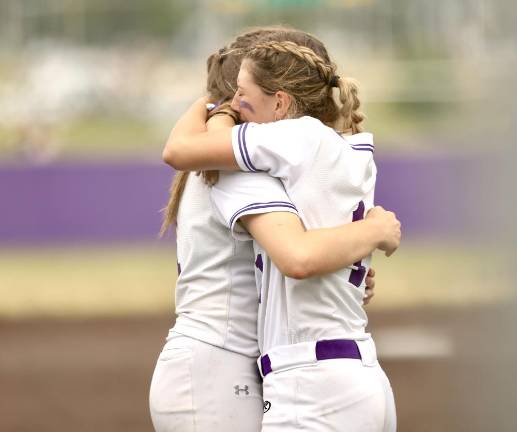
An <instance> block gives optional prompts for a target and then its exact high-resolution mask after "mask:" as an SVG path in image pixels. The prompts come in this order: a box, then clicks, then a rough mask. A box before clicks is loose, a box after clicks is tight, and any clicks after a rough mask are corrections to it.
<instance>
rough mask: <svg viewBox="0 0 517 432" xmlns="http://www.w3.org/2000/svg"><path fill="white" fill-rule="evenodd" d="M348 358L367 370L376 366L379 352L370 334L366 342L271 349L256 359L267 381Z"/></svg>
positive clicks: (323, 342)
mask: <svg viewBox="0 0 517 432" xmlns="http://www.w3.org/2000/svg"><path fill="white" fill-rule="evenodd" d="M339 358H348V359H356V360H361V361H362V363H363V365H364V366H374V365H376V364H377V352H376V349H375V344H374V342H373V339H372V338H371V337H370V335H369V334H366V335H365V338H364V339H328V340H320V341H317V342H302V343H298V344H293V345H284V346H279V347H275V348H272V349H271V350H269V351H268V353H267V354H265V355H263V356H261V357H259V358H258V359H257V364H258V369H259V372H260V374H261V376H262V377H263V378H264V377H265V376H266V375H268V374H270V373H271V372H278V371H281V370H287V369H293V368H296V367H303V366H308V365H311V364H315V363H317V362H318V361H319V360H330V359H339Z"/></svg>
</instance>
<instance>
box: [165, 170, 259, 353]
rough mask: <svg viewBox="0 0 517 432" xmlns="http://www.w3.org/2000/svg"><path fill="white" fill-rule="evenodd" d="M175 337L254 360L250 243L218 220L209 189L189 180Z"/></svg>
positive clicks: (180, 237)
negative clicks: (238, 236) (234, 237)
mask: <svg viewBox="0 0 517 432" xmlns="http://www.w3.org/2000/svg"><path fill="white" fill-rule="evenodd" d="M177 222H178V228H177V256H178V273H179V275H178V281H177V284H176V314H177V319H176V324H175V326H174V331H176V332H178V333H181V334H184V335H186V336H189V337H192V338H194V339H198V340H201V341H203V342H207V343H210V344H212V345H215V346H219V347H221V348H224V349H228V350H230V351H234V352H238V353H240V354H244V355H248V356H250V357H255V356H256V355H258V349H257V330H256V321H257V309H258V296H257V291H256V288H255V274H254V271H253V248H252V243H251V242H250V241H245V242H242V241H236V240H235V239H233V238H232V236H231V235H230V232H229V230H228V228H226V227H225V226H224V225H222V224H221V223H220V222H219V221H218V220H217V219H216V217H215V216H214V211H213V208H212V205H211V203H210V192H209V187H208V186H207V185H206V184H204V183H203V181H202V180H201V178H200V177H198V176H195V175H193V174H190V175H189V178H188V181H187V184H186V186H185V190H184V193H183V196H182V199H181V203H180V207H179V212H178V219H177Z"/></svg>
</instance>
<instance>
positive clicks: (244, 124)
mask: <svg viewBox="0 0 517 432" xmlns="http://www.w3.org/2000/svg"><path fill="white" fill-rule="evenodd" d="M247 126H248V123H243V124H241V125H240V126H239V130H238V131H237V142H238V143H239V152H240V153H241V159H242V161H243V162H244V165H246V168H248V170H249V171H253V169H252V168H251V166H250V165H249V164H248V161H247V159H246V156H245V155H244V151H243V146H242V129H243V128H244V127H247Z"/></svg>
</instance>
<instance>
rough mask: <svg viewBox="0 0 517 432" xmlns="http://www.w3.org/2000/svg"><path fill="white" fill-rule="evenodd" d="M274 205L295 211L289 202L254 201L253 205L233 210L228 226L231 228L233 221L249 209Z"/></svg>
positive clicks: (272, 206) (273, 206)
mask: <svg viewBox="0 0 517 432" xmlns="http://www.w3.org/2000/svg"><path fill="white" fill-rule="evenodd" d="M275 207H284V208H290V209H292V210H294V211H297V210H296V207H295V206H294V205H293V204H291V203H289V202H284V203H282V202H276V203H273V204H272V203H256V204H253V205H249V206H246V207H244V208H242V209H240V210H238V211H237V212H235V214H234V215H233V216H232V217H231V218H230V224H229V227H230V228H231V227H232V225H233V222H234V221H235V220H236V219H238V218H239V217H240V216H241V215H242V214H243V213H245V212H247V211H249V210H259V209H267V208H275Z"/></svg>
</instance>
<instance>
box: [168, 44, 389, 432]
mask: <svg viewBox="0 0 517 432" xmlns="http://www.w3.org/2000/svg"><path fill="white" fill-rule="evenodd" d="M335 69H336V68H335V65H333V64H332V63H330V61H329V60H328V58H324V57H322V56H321V55H317V54H316V53H315V52H314V51H313V50H311V49H309V48H307V47H303V46H300V45H297V44H295V43H292V42H280V43H279V42H275V41H273V42H268V43H261V44H258V45H257V46H256V47H255V48H253V49H252V50H251V52H250V53H249V54H247V55H246V59H245V60H244V62H243V64H242V66H241V72H240V73H239V81H240V82H239V90H238V92H237V94H236V96H235V98H234V102H233V106H234V108H235V109H236V110H238V111H240V113H241V117H242V118H244V119H245V120H250V121H251V120H253V121H258V122H271V121H273V120H279V119H286V118H291V119H290V120H283V121H280V122H276V123H269V124H261V125H258V124H250V123H245V124H242V125H240V126H236V127H234V128H233V130H232V132H231V136H230V134H229V132H228V131H223V130H221V131H219V132H218V133H210V132H202V133H192V132H188V131H187V130H186V129H187V128H183V127H182V128H180V130H179V131H176V135H175V136H174V134H173V135H171V140H170V141H169V148H168V149H167V148H166V151H165V152H164V157H165V159H166V160H168V161H169V163H172V164H173V165H174V164H175V163H178V162H179V164H180V165H183V164H186V166H190V167H199V166H204V167H210V168H214V167H219V168H229V169H235V168H237V167H238V168H240V169H241V170H243V171H252V172H258V171H266V172H268V174H270V175H272V176H274V177H278V178H279V179H281V181H282V183H283V185H284V187H285V189H286V192H287V194H288V195H289V197H290V198H291V199H292V201H293V203H294V204H295V205H296V206H297V209H298V211H299V216H300V217H301V219H302V221H303V223H304V225H305V227H307V228H308V229H310V228H316V227H317V228H324V227H331V226H335V225H336V224H337V223H339V221H342V220H348V221H350V222H352V221H357V220H360V219H362V218H363V217H364V214H365V210H366V209H368V208H370V207H371V206H372V205H373V191H374V185H375V175H376V169H375V164H374V162H373V151H374V146H373V141H372V136H371V134H368V133H357V132H360V127H359V123H360V122H361V121H362V119H363V117H362V115H361V113H359V112H358V111H357V109H358V108H359V100H358V99H357V88H356V86H355V84H354V83H353V82H351V81H349V80H345V79H341V78H339V77H338V76H337V75H336V74H335ZM335 87H337V88H339V93H340V101H341V103H342V106H341V107H340V108H338V107H337V105H336V104H335V102H334V100H333V98H332V89H333V88H335ZM199 105H200V104H199V103H198V104H197V108H196V104H195V105H194V106H193V109H192V110H191V112H190V113H187V115H186V116H185V118H184V123H185V126H189V127H190V128H191V129H190V130H192V126H193V125H200V124H202V123H203V121H204V118H203V114H202V111H201V110H200V109H199ZM304 115H305V116H304ZM309 115H310V116H309ZM320 120H323V121H325V123H327V124H329V123H335V124H337V123H338V122H340V123H341V125H342V126H343V128H344V129H350V130H351V131H352V132H353V133H354V135H352V136H350V137H347V138H343V137H342V136H340V135H338V134H336V132H335V131H334V130H333V129H331V128H329V127H328V126H327V125H325V124H323V123H322V121H320ZM207 149H208V150H207ZM167 150H168V151H167ZM240 182H242V180H241V179H240V178H238V177H230V180H229V181H227V182H225V183H223V182H221V184H219V185H218V186H216V187H215V188H214V192H213V200H214V203H215V204H216V205H217V206H218V209H219V213H220V216H221V218H222V219H223V220H224V221H225V222H226V223H227V224H228V226H229V227H230V228H231V229H232V230H233V231H234V233H235V235H236V236H237V235H242V233H239V232H238V231H237V228H236V227H237V225H236V221H237V220H238V219H240V220H241V221H242V222H243V224H244V225H245V226H246V228H247V229H248V231H249V232H250V233H251V234H252V235H253V237H254V238H255V239H256V240H257V242H258V245H256V251H257V252H258V254H257V256H256V262H259V264H260V265H257V267H258V268H259V269H258V271H259V272H260V274H261V279H262V282H263V284H262V289H261V296H260V298H261V303H260V312H259V345H260V348H261V353H262V355H261V357H260V358H259V367H260V370H261V373H262V375H263V376H264V387H263V390H264V400H265V402H264V403H265V405H264V407H265V411H266V410H267V413H266V414H265V415H264V419H263V431H268V432H269V431H280V430H282V431H286V430H287V431H290V430H292V431H294V430H311V431H339V430H346V431H386V432H387V431H394V430H395V429H396V414H395V405H394V400H393V394H392V390H391V387H390V385H389V381H388V379H387V377H386V375H385V374H384V372H383V371H382V369H381V368H380V366H379V364H378V361H377V356H376V352H375V344H374V343H373V340H372V338H371V336H370V335H369V334H368V333H366V331H365V328H366V324H367V319H366V315H365V313H364V310H363V308H362V297H363V293H364V277H365V274H366V272H367V270H368V267H369V265H370V258H369V257H368V258H366V259H361V260H358V261H357V262H355V263H354V265H353V266H350V267H349V268H348V269H344V270H340V271H337V272H335V273H332V274H329V275H327V276H322V277H317V278H310V279H307V280H303V281H299V280H293V279H291V278H287V277H285V276H284V275H282V273H281V271H280V270H279V267H280V266H279V264H278V259H279V256H278V252H279V245H281V244H282V242H284V241H285V238H284V237H283V236H282V229H276V230H273V231H271V224H270V223H268V220H270V219H271V215H269V214H267V210H264V211H263V213H264V214H261V215H252V216H249V215H248V212H247V209H249V208H253V207H254V206H255V204H254V203H255V197H253V195H252V193H251V192H247V191H246V190H243V188H242V187H241V186H240V185H239V183H240ZM225 197H226V198H228V197H231V198H232V200H229V199H225ZM289 219H290V216H289V215H285V218H284V221H285V222H286V223H287V221H288V220H289ZM259 256H260V260H259ZM328 259H329V260H332V259H333V256H332V254H331V253H329V255H328Z"/></svg>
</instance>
